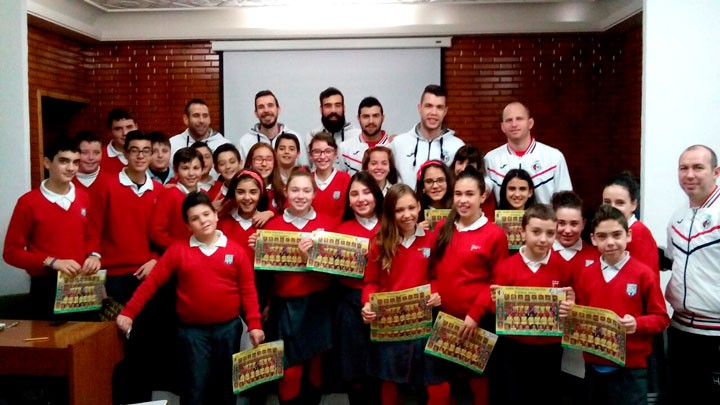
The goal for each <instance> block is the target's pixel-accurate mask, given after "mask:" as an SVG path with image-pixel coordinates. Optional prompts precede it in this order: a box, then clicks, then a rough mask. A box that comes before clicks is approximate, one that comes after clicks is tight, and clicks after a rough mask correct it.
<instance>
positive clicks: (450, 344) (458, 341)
mask: <svg viewBox="0 0 720 405" xmlns="http://www.w3.org/2000/svg"><path fill="white" fill-rule="evenodd" d="M462 326H463V321H462V320H460V319H458V318H455V317H454V316H452V315H448V314H446V313H444V312H440V313H439V314H438V316H437V318H435V324H434V325H433V328H432V334H431V335H430V338H429V339H428V341H427V344H426V345H425V353H428V354H431V355H433V356H437V357H440V358H441V359H445V360H448V361H451V362H453V363H456V364H459V365H461V366H463V367H467V368H469V369H470V370H472V371H474V372H476V373H479V374H482V373H483V372H484V371H485V366H487V362H488V360H489V359H490V355H491V354H492V351H493V349H494V348H495V343H497V338H498V337H497V335H496V334H494V333H492V332H488V331H486V330H485V329H482V328H478V329H477V333H475V336H473V337H472V338H468V339H463V338H462V337H460V330H461V329H462Z"/></svg>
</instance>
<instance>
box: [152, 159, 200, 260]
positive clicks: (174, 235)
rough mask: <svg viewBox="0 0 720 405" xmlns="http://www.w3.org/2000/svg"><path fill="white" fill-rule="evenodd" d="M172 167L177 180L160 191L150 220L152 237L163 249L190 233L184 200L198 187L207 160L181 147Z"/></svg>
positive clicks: (183, 238)
mask: <svg viewBox="0 0 720 405" xmlns="http://www.w3.org/2000/svg"><path fill="white" fill-rule="evenodd" d="M173 168H174V169H175V173H177V180H178V182H177V184H175V185H174V186H171V187H168V188H166V189H164V190H162V191H161V192H160V194H158V197H157V202H156V203H155V208H154V209H153V214H152V219H151V220H150V241H151V242H152V243H153V244H154V245H155V246H156V247H157V248H158V249H160V250H162V251H165V249H167V248H168V247H169V246H170V245H171V244H172V243H173V242H174V241H176V240H185V239H187V238H189V237H190V231H189V230H188V228H187V225H186V224H185V223H183V221H182V218H183V213H182V202H183V200H184V199H185V196H187V195H188V193H190V192H193V191H197V187H198V181H199V180H200V176H201V175H202V172H203V168H204V162H203V159H202V156H201V155H200V152H198V151H197V150H195V149H192V148H182V149H180V150H178V151H177V152H175V156H173Z"/></svg>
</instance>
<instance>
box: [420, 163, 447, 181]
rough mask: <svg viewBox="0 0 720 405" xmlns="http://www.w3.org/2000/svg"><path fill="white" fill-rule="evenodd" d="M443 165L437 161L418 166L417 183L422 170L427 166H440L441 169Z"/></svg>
mask: <svg viewBox="0 0 720 405" xmlns="http://www.w3.org/2000/svg"><path fill="white" fill-rule="evenodd" d="M444 164H445V163H443V162H441V161H439V160H428V161H426V162H425V163H423V164H421V165H420V168H419V169H418V171H417V181H420V178H421V177H422V172H423V170H424V169H425V168H426V167H428V166H440V167H442V166H443V165H444Z"/></svg>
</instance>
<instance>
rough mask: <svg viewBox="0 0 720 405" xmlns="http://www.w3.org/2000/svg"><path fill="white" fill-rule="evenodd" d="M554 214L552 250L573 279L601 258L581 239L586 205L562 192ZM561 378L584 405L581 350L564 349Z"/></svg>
mask: <svg viewBox="0 0 720 405" xmlns="http://www.w3.org/2000/svg"><path fill="white" fill-rule="evenodd" d="M551 203H552V206H553V210H555V216H556V217H557V234H556V235H555V242H554V243H553V250H554V251H555V252H557V253H559V254H560V256H561V257H562V258H563V259H565V261H567V262H568V264H569V265H570V266H572V267H573V273H574V274H575V276H574V278H575V279H577V277H579V276H580V273H581V272H582V271H583V270H584V269H585V267H586V266H589V265H590V264H592V263H593V262H595V261H597V260H598V258H599V256H600V254H599V253H598V251H597V249H596V248H595V247H594V246H592V245H591V244H589V243H585V242H584V241H583V240H582V238H581V236H582V232H583V229H584V228H585V218H583V202H582V199H581V198H580V196H578V195H577V194H575V193H574V192H573V191H559V192H557V193H555V194H553V196H552V198H551ZM561 370H562V372H563V374H562V378H563V379H564V381H565V384H566V386H568V389H567V390H565V391H566V395H568V396H572V398H573V401H574V402H573V403H578V404H579V403H583V402H585V400H584V399H585V398H584V392H585V388H584V384H585V383H584V378H585V361H584V360H583V355H582V352H581V351H580V350H577V349H570V348H563V357H562V367H561Z"/></svg>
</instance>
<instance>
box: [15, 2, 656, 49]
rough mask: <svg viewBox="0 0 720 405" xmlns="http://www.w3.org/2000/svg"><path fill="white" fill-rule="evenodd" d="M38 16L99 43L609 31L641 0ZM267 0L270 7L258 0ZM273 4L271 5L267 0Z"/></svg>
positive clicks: (293, 5) (150, 5) (227, 5)
mask: <svg viewBox="0 0 720 405" xmlns="http://www.w3.org/2000/svg"><path fill="white" fill-rule="evenodd" d="M26 1H27V9H28V15H29V16H31V17H33V20H34V21H40V22H42V23H50V24H52V25H54V26H59V27H61V28H65V29H68V30H70V31H72V32H74V33H76V34H78V35H81V36H84V37H89V38H92V39H95V40H99V41H131V40H226V39H231V40H249V39H252V40H264V39H299V38H304V39H307V38H309V39H323V38H368V37H372V38H377V37H412V36H437V35H462V34H504V33H538V32H596V31H604V30H607V29H608V28H611V27H613V26H614V25H616V24H618V23H619V22H622V21H624V20H625V19H627V18H629V17H631V16H633V15H635V14H637V13H638V12H640V11H641V10H642V3H643V1H642V0H475V1H467V0H466V1H461V0H395V1H393V0H26ZM261 2H262V3H265V4H266V5H265V6H262V5H259V4H260V3H261ZM267 4H269V5H267Z"/></svg>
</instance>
